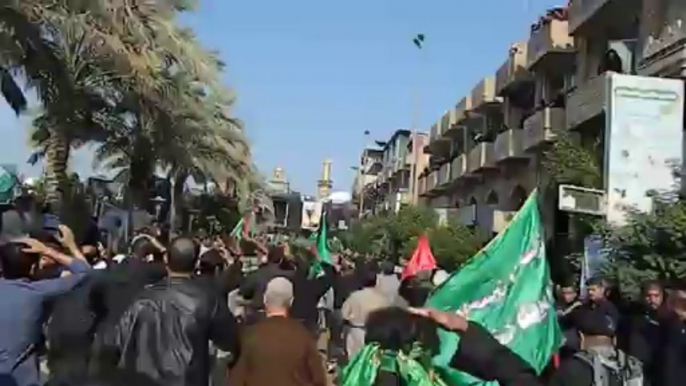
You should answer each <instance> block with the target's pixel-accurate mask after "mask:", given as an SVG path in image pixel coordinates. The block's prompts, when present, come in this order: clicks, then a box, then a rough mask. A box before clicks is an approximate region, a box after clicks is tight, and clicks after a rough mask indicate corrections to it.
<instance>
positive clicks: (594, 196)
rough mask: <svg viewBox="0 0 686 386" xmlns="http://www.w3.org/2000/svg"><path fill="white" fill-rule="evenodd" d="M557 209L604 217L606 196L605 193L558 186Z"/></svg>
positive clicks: (596, 190)
mask: <svg viewBox="0 0 686 386" xmlns="http://www.w3.org/2000/svg"><path fill="white" fill-rule="evenodd" d="M558 193H559V196H558V197H559V201H558V209H560V210H562V211H565V212H573V213H585V214H592V215H596V216H605V215H606V213H607V210H606V209H607V196H606V194H605V191H603V190H598V189H589V188H583V187H580V186H573V185H560V187H559V192H558Z"/></svg>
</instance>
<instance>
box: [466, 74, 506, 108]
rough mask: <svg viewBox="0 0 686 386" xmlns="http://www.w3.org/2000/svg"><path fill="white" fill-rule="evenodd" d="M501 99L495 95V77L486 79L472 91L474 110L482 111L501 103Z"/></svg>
mask: <svg viewBox="0 0 686 386" xmlns="http://www.w3.org/2000/svg"><path fill="white" fill-rule="evenodd" d="M500 102H501V99H500V97H498V96H497V95H496V93H495V77H494V76H489V77H487V78H484V79H482V80H481V82H479V83H478V84H477V85H476V86H475V87H474V88H473V89H472V108H473V109H474V110H480V109H483V108H484V107H486V106H487V105H490V104H494V103H500Z"/></svg>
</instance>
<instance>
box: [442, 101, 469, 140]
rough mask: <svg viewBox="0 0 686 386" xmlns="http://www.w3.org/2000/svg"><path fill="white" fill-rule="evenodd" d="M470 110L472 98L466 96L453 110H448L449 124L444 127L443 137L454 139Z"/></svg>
mask: <svg viewBox="0 0 686 386" xmlns="http://www.w3.org/2000/svg"><path fill="white" fill-rule="evenodd" d="M471 110H472V98H471V97H470V96H466V97H464V98H462V99H461V100H460V101H459V102H458V103H457V105H456V106H455V108H453V109H450V111H449V112H448V114H449V120H448V121H449V122H450V124H449V125H448V126H447V127H446V130H445V131H444V132H443V136H444V137H446V138H452V137H454V136H455V135H456V134H457V132H458V131H459V130H460V129H461V128H463V127H464V124H463V123H464V120H465V119H467V113H468V112H469V111H471Z"/></svg>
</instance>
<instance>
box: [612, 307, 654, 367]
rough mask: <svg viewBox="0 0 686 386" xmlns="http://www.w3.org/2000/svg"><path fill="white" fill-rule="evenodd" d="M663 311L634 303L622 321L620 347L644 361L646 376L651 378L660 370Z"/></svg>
mask: <svg viewBox="0 0 686 386" xmlns="http://www.w3.org/2000/svg"><path fill="white" fill-rule="evenodd" d="M662 313H663V311H662V310H659V311H655V310H653V309H650V308H648V307H646V306H643V305H641V304H634V305H632V307H631V308H630V309H629V310H628V312H627V314H628V315H627V316H626V317H624V318H623V319H622V323H620V335H619V337H618V338H619V339H618V344H619V348H621V349H622V350H624V351H625V352H626V353H628V354H629V355H631V356H634V357H636V358H637V359H638V360H640V361H641V363H643V373H644V377H646V378H649V379H655V377H656V376H657V374H658V372H659V366H657V365H658V362H659V360H658V356H659V354H660V347H661V344H660V339H661V327H660V325H661V324H662V319H663V317H662Z"/></svg>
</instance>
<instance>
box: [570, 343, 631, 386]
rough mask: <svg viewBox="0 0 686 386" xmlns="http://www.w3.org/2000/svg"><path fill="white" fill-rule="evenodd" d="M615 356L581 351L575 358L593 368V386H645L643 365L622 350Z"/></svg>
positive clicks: (616, 351)
mask: <svg viewBox="0 0 686 386" xmlns="http://www.w3.org/2000/svg"><path fill="white" fill-rule="evenodd" d="M612 352H613V354H614V355H604V354H605V353H601V352H599V351H592V350H591V351H589V350H585V351H579V352H577V353H576V354H574V357H575V358H577V359H579V360H581V361H583V362H584V363H586V364H588V365H589V366H591V368H593V384H592V386H643V364H642V363H641V361H639V360H638V359H636V358H634V357H632V356H630V355H626V354H625V353H624V351H622V350H615V349H613V350H612Z"/></svg>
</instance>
